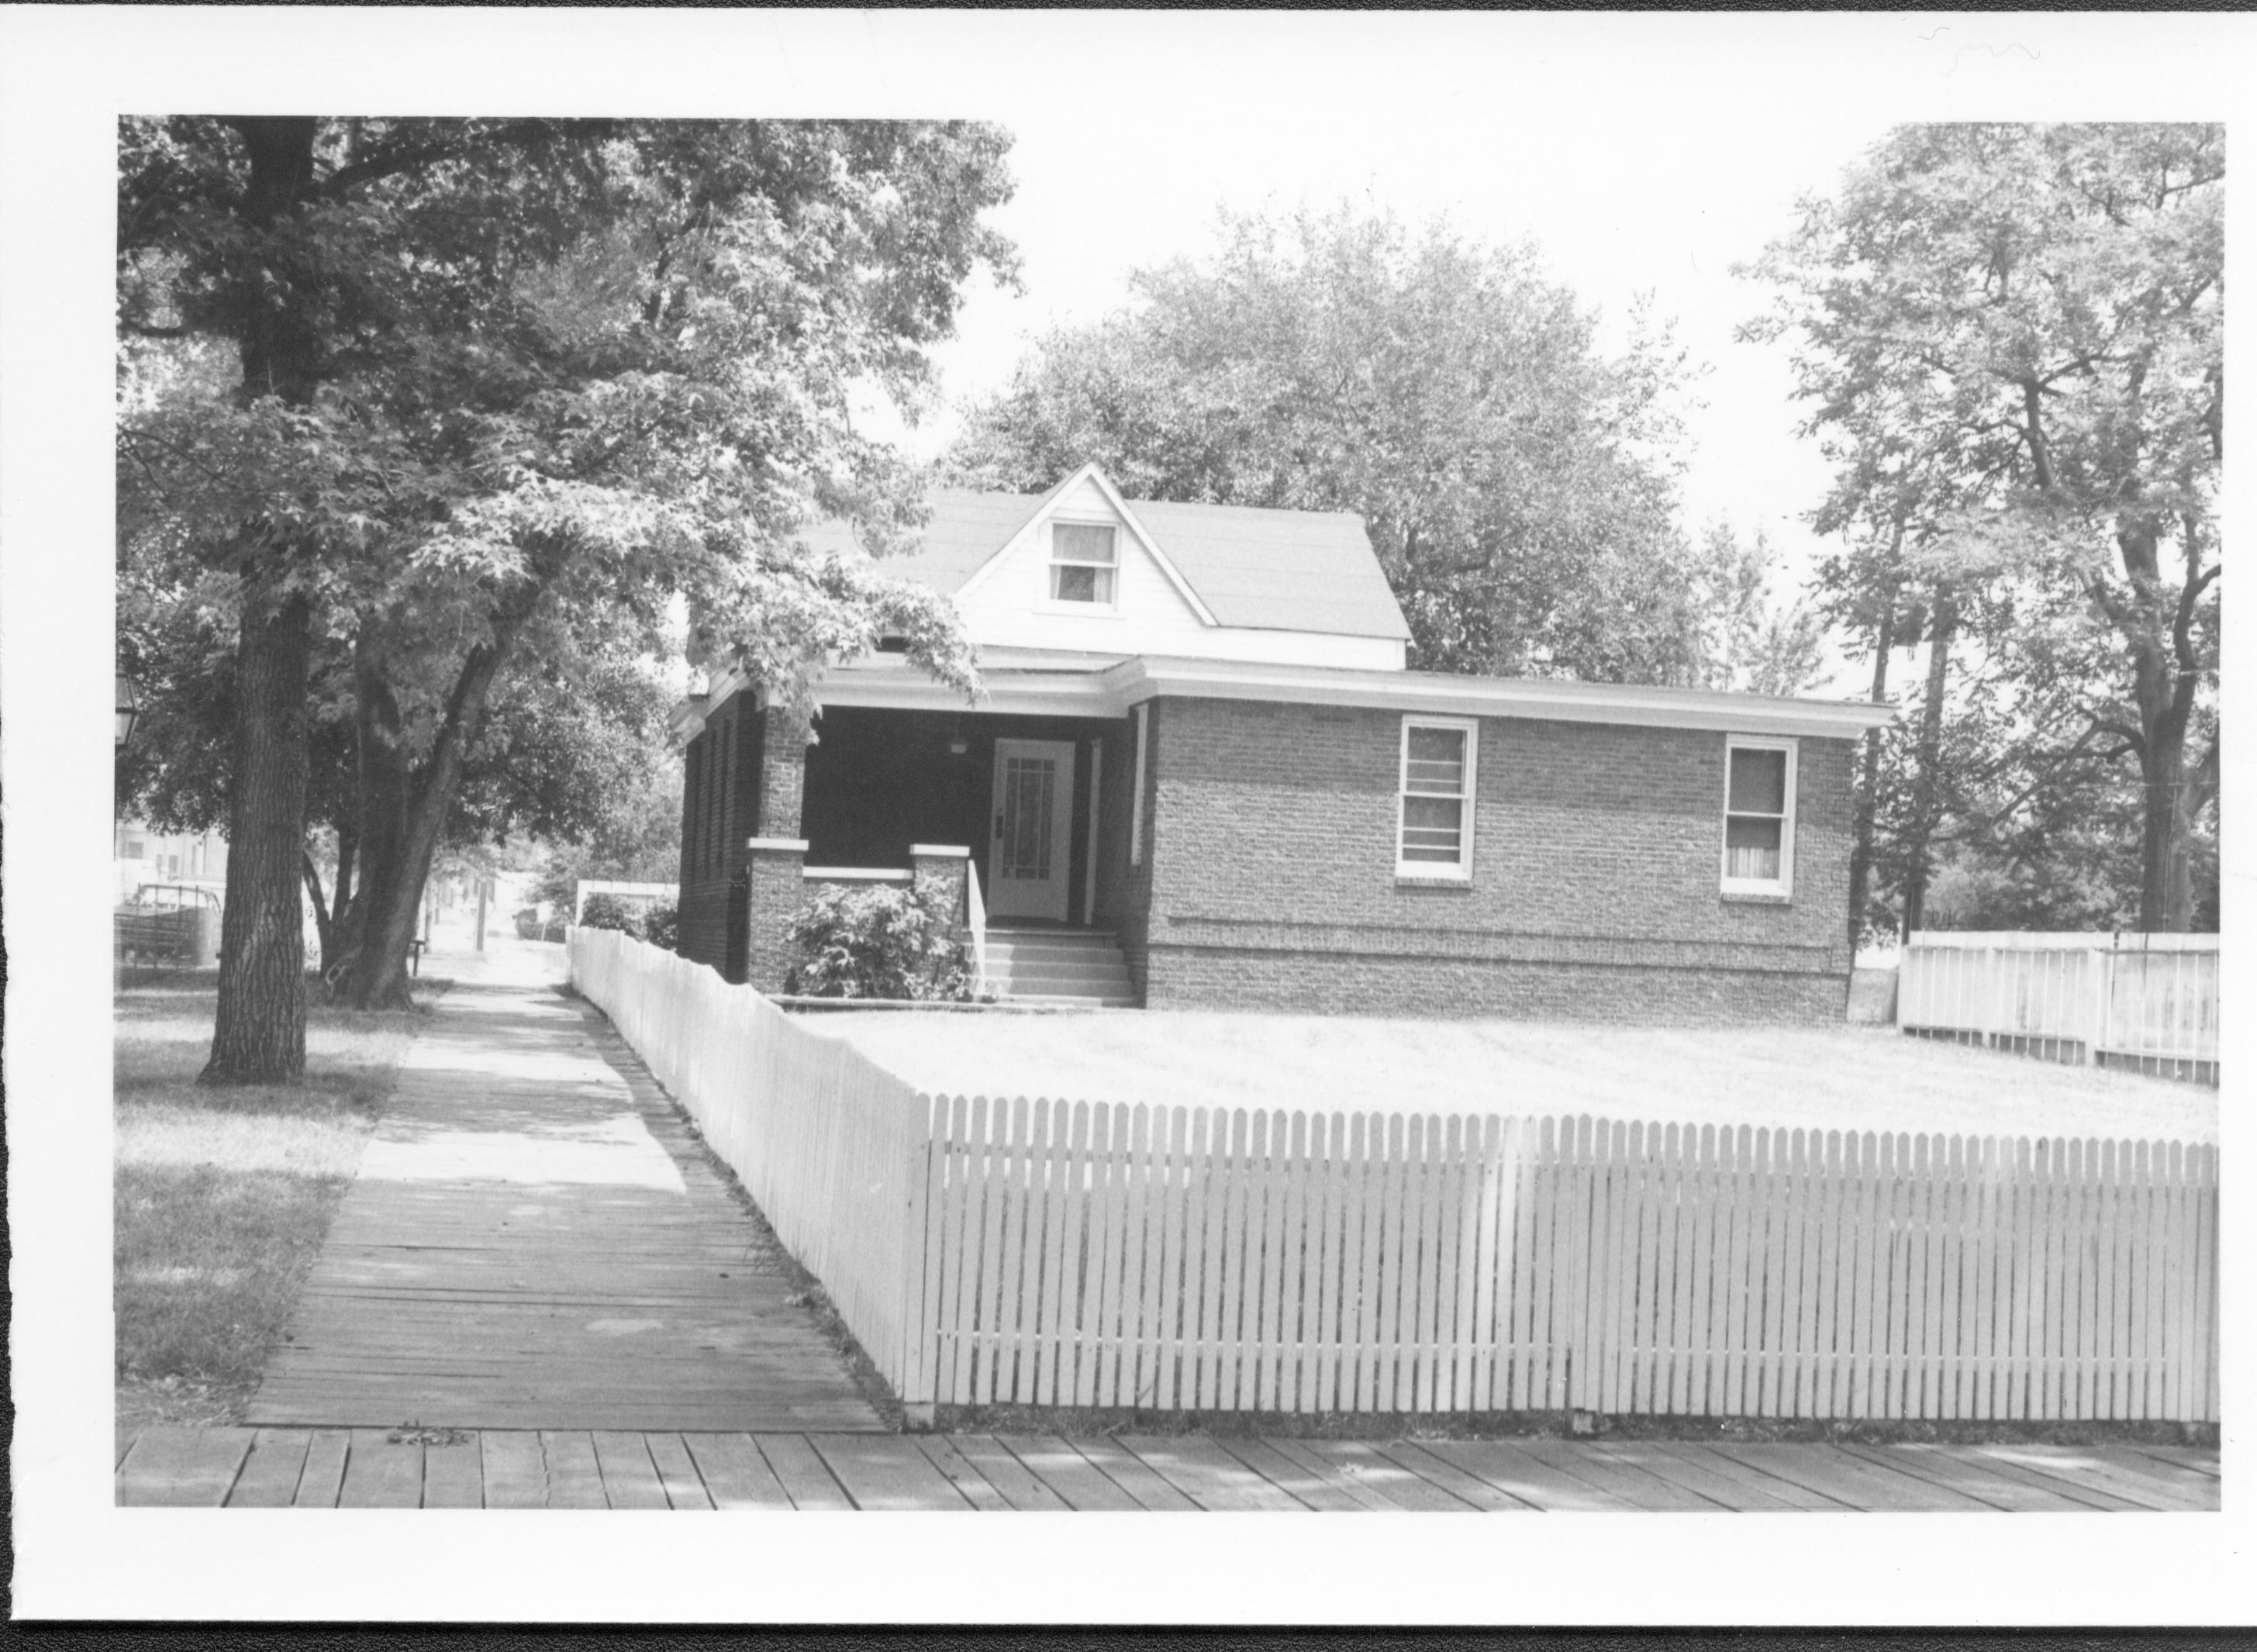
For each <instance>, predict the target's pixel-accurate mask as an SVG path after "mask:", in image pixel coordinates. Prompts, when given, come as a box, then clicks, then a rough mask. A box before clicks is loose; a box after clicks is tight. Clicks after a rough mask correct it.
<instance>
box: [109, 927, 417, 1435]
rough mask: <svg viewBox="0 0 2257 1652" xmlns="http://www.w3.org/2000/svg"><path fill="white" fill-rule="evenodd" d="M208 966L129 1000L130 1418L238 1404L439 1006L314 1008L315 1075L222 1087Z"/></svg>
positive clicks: (122, 1353) (123, 1294)
mask: <svg viewBox="0 0 2257 1652" xmlns="http://www.w3.org/2000/svg"><path fill="white" fill-rule="evenodd" d="M201 975H202V978H201V980H199V979H198V978H197V977H196V976H195V975H191V974H187V973H185V972H184V973H182V974H179V975H171V976H166V977H164V978H160V979H159V980H158V981H155V982H152V983H150V984H148V985H133V986H131V987H129V988H128V989H127V990H126V991H124V992H121V993H119V994H118V995H117V1000H116V1005H115V1013H116V1020H115V1027H114V1040H115V1046H114V1048H115V1069H114V1071H115V1105H116V1121H117V1163H116V1170H115V1178H114V1201H115V1214H116V1232H117V1243H116V1258H115V1273H114V1276H113V1306H114V1308H115V1311H116V1314H117V1407H118V1416H119V1420H120V1423H122V1424H128V1425H135V1424H147V1423H187V1424H211V1423H228V1422H231V1421H233V1420H234V1419H235V1418H236V1417H237V1416H239V1415H241V1412H242V1408H243V1406H244V1402H245V1401H247V1400H248V1399H249V1397H250V1395H251V1391H252V1390H253V1389H254V1388H256V1387H257V1386H258V1376H259V1371H260V1369H261V1367H262V1366H264V1364H265V1359H266V1356H267V1352H268V1350H269V1349H270V1348H271V1347H272V1345H274V1343H275V1342H276V1340H277V1339H278V1338H280V1337H281V1336H282V1335H283V1328H284V1325H285V1323H286V1322H287V1319H288V1317H289V1312H290V1309H291V1306H292V1304H293V1303H294V1301H295V1300H296V1297H297V1295H298V1291H299V1289H300V1288H301V1285H302V1283H303V1281H304V1280H305V1276H306V1274H307V1270H308V1268H310V1267H311V1266H312V1265H313V1260H314V1257H315V1253H317V1252H318V1251H319V1250H320V1248H321V1244H322V1237H323V1236H324V1235H325V1234H326V1233H327V1232H328V1231H329V1219H330V1218H331V1217H332V1216H333V1215H334V1214H335V1212H336V1206H337V1204H338V1201H339V1200H340V1199H342V1198H343V1195H344V1190H345V1189H346V1187H347V1186H348V1185H349V1184H350V1183H351V1180H352V1176H353V1171H354V1168H355V1167H356V1166H357V1163H358V1162H359V1160H360V1154H361V1147H362V1145H363V1143H364V1141H365V1140H366V1139H367V1136H368V1133H369V1131H370V1130H371V1128H372V1127H373V1126H374V1125H375V1122H376V1119H377V1117H378V1115H379V1112H381V1111H382V1109H383V1105H384V1101H385V1098H386V1096H387V1095H388V1094H389V1093H390V1091H391V1089H392V1084H393V1077H394V1076H395V1074H396V1073H397V1071H398V1069H399V1064H400V1057H401V1056H402V1055H404V1054H405V1053H406V1051H407V1045H408V1043H409V1041H411V1040H412V1039H413V1037H414V1034H415V1032H416V1030H417V1029H418V1028H419V1027H421V1026H422V1024H423V1022H424V1020H425V1019H426V1012H422V1011H405V1012H396V1013H376V1014H364V1013H356V1012H353V1011H350V1010H339V1009H334V1008H329V1007H326V1006H324V1007H317V1008H314V1009H311V1010H309V1012H308V1026H307V1034H306V1073H305V1077H304V1078H303V1079H302V1081H301V1082H299V1083H296V1084H256V1085H240V1086H229V1087H225V1088H209V1087H206V1086H202V1085H199V1084H197V1083H196V1082H195V1079H196V1075H197V1074H198V1073H199V1072H201V1071H202V1069H203V1065H204V1062H205V1060H206V1058H207V1057H208V1056H209V1054H210V1045H211V1032H212V1020H213V1017H214V1014H215V1013H216V983H215V981H214V979H213V978H212V974H211V972H210V971H202V972H201Z"/></svg>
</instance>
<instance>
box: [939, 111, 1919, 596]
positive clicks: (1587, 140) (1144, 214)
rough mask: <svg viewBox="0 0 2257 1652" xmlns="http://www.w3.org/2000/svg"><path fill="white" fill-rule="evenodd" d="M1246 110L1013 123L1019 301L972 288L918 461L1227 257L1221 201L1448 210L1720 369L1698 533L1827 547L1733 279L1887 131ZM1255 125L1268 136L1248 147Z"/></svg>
mask: <svg viewBox="0 0 2257 1652" xmlns="http://www.w3.org/2000/svg"><path fill="white" fill-rule="evenodd" d="M1249 105H1250V107H1242V108H1241V109H1236V110H1234V111H1232V112H1231V113H1230V114H1229V115H1228V116H1225V115H1223V114H1221V113H1219V112H1218V113H1215V114H1213V115H1210V116H1205V117H1201V118H1194V119H1185V120H1179V121H1174V122H1170V123H1167V124H1164V125H1160V126H1156V127H1154V128H1152V129H1150V130H1149V131H1144V132H1143V133H1140V134H1139V136H1138V138H1137V140H1136V142H1135V143H1134V144H1133V145H1123V144H1122V143H1121V142H1120V141H1119V136H1118V134H1117V133H1113V132H1109V131H1105V130H1103V129H1102V128H1098V127H1093V124H1092V123H1090V122H1088V121H1086V120H1081V119H1076V118H1071V117H1069V118H1065V119H1058V118H1056V117H1054V116H1050V115H1048V114H1047V113H1044V114H1041V115H1036V116H1029V117H1022V118H1015V119H1008V120H1007V121H1006V123H1005V124H1007V125H1008V127H1009V128H1010V130H1011V131H1012V133H1013V134H1014V137H1015V140H1016V141H1015V144H1014V145H1013V149H1012V152H1011V166H1012V169H1013V171H1014V173H1015V175H1016V177H1017V179H1018V192H1017V194H1016V195H1015V198H1014V199H1013V200H1012V201H1011V202H1010V203H1009V204H1008V206H1007V207H1005V208H1003V209H1002V210H1001V211H1000V212H999V213H997V214H996V215H994V222H995V224H996V226H997V227H998V228H999V229H1001V230H1002V231H1003V232H1004V233H1005V234H1007V235H1008V236H1009V237H1011V239H1012V240H1013V241H1014V242H1015V243H1016V244H1017V245H1018V247H1019V250H1020V253H1021V256H1022V259H1023V260H1024V264H1023V268H1022V275H1021V283H1022V290H1021V291H1020V292H1018V293H1009V292H1007V291H1003V290H1000V289H999V288H997V287H996V286H994V285H993V284H991V283H989V282H987V281H986V280H985V279H980V280H978V281H977V282H976V283H975V285H974V286H973V291H972V293H971V296H970V299H969V301H968V302H967V304H966V308H965V311H964V314H963V316H962V318H961V321H960V325H959V336H958V337H957V338H956V339H955V340H953V341H951V342H947V343H945V344H943V345H941V346H940V347H939V348H938V349H937V350H936V351H935V353H934V357H935V361H936V364H937V366H938V368H939V371H940V378H941V386H942V392H943V395H944V404H943V406H942V407H941V409H940V410H939V411H938V412H937V414H935V415H933V416H931V417H930V418H928V419H927V420H924V421H923V424H922V425H921V427H917V428H915V429H908V428H902V427H898V426H896V427H894V428H895V429H896V430H898V433H899V439H900V440H902V441H903V442H904V444H905V445H907V446H908V447H909V448H910V449H911V450H912V451H914V452H916V453H917V454H918V455H919V456H921V457H929V456H930V455H933V454H935V453H937V451H939V449H940V448H943V447H944V446H945V444H946V442H947V441H948V439H949V438H950V437H951V436H952V434H954V433H955V431H956V430H957V428H958V427H959V424H960V422H961V420H960V410H961V409H962V407H963V406H966V404H968V403H972V402H975V401H977V400H979V399H981V398H983V397H985V396H987V395H989V394H991V393H993V392H994V391H996V390H998V389H1000V388H1001V386H1002V385H1003V384H1004V383H1005V382H1006V381H1007V380H1008V378H1009V375H1010V372H1011V370H1012V367H1013V365H1014V364H1015V363H1016V362H1017V361H1018V360H1020V359H1021V357H1022V356H1023V355H1024V354H1025V353H1026V352H1027V351H1028V349H1029V348H1030V347H1031V344H1032V342H1033V341H1034V340H1035V339H1036V338H1037V337H1038V336H1039V335H1041V334H1042V333H1043V332H1044V330H1045V329H1046V328H1049V327H1051V326H1054V325H1058V324H1061V323H1067V324H1071V323H1079V322H1086V321H1093V320H1095V319H1097V318H1098V317H1100V316H1101V315H1103V314H1107V313H1108V312H1110V311H1112V310H1114V309H1116V308H1118V307H1120V306H1121V305H1122V304H1123V303H1125V302H1126V301H1127V300H1128V299H1129V274H1130V272H1132V271H1134V270H1136V269H1138V268H1142V267H1150V266H1151V265H1158V264H1164V263H1165V262H1167V261H1169V260H1170V259H1171V258H1177V257H1178V256H1185V255H1191V256H1196V255H1199V254H1201V253H1204V252H1206V251H1209V250H1210V249H1212V248H1213V246H1214V244H1215V242H1216V237H1215V223H1216V218H1217V213H1218V209H1219V208H1233V209H1236V210H1247V209H1251V208H1277V209H1281V210H1290V209H1291V208H1293V207H1295V206H1298V205H1301V204H1308V205H1312V206H1317V207H1327V206H1330V205H1332V204H1333V203H1335V202H1338V201H1343V200H1345V201H1352V202H1355V203H1356V204H1357V205H1358V206H1359V207H1362V208H1372V209H1384V210H1390V211H1392V212H1394V213H1395V214H1396V215H1398V216H1399V217H1402V218H1404V219H1406V220H1409V221H1412V222H1416V221H1418V220H1420V219H1424V218H1426V217H1430V216H1433V215H1447V217H1448V218H1449V219H1450V221H1451V222H1453V224H1454V225H1455V226H1456V227H1457V228H1459V229H1461V230H1462V231H1464V232H1465V233H1467V234H1468V236H1470V237H1474V238H1476V239H1480V240H1482V241H1486V242H1489V243H1492V244H1503V243H1508V242H1513V241H1518V240H1528V241H1532V242H1533V243H1534V244H1535V245H1536V246H1537V248H1538V249H1539V252H1540V253H1541V255H1542V257H1543V258H1544V261H1545V263H1546V265H1547V266H1548V268H1549V269H1550V271H1551V272H1552V273H1553V275H1554V276H1555V277H1556V278H1557V279H1560V280H1561V281H1563V282H1564V283H1565V284H1566V285H1567V286H1568V287H1569V288H1570V289H1571V290H1573V291H1574V293H1577V294H1578V296H1579V297H1580V298H1581V300H1582V301H1583V302H1584V304H1585V306H1586V307H1588V308H1589V309H1591V310H1593V311H1595V313H1596V314H1597V315H1598V317H1599V320H1600V328H1601V332H1600V336H1601V341H1602V344H1603V347H1618V346H1619V344H1620V342H1621V341H1622V337H1623V329H1624V324H1625V321H1626V318H1627V316H1628V314H1629V312H1630V309H1631V304H1632V302H1633V301H1634V300H1635V299H1636V297H1637V296H1638V294H1639V293H1642V292H1643V293H1652V296H1653V300H1654V305H1655V308H1656V311H1657V314H1659V316H1661V317H1665V318H1672V319H1673V320H1674V321H1675V323H1676V328H1677V337H1678V340H1679V342H1680V344H1682V345H1684V346H1685V347H1686V348H1687V350H1688V352H1689V356H1690V359H1691V362H1692V364H1694V365H1695V368H1696V370H1698V371H1700V372H1701V374H1702V377H1701V378H1700V379H1699V381H1698V383H1697V384H1696V385H1695V388H1694V391H1693V400H1694V402H1695V405H1694V406H1691V407H1689V408H1688V419H1687V426H1688V430H1687V434H1688V447H1687V458H1688V460H1689V466H1688V469H1687V474H1686V477H1685V479H1684V495H1685V503H1686V512H1687V517H1688V518H1689V519H1690V525H1692V526H1699V525H1702V524H1705V523H1706V522H1708V521H1709V520H1710V519H1714V518H1716V517H1717V516H1719V515H1723V516H1726V517H1729V518H1730V519H1732V521H1733V522H1734V524H1735V525H1736V526H1740V527H1742V528H1743V529H1744V530H1751V529H1752V528H1753V527H1754V526H1756V525H1757V524H1758V523H1760V524H1762V525H1763V526H1765V528H1766V529H1767V530H1768V531H1769V532H1770V533H1772V536H1773V538H1774V539H1775V540H1777V541H1778V542H1779V543H1780V544H1781V545H1782V546H1783V547H1794V549H1795V550H1797V551H1798V552H1801V553H1807V552H1808V550H1809V549H1810V548H1811V547H1812V546H1814V545H1815V540H1813V539H1812V538H1811V536H1810V534H1809V533H1808V530H1807V529H1806V528H1805V527H1803V526H1802V519H1803V518H1804V517H1805V516H1806V515H1807V513H1808V512H1809V510H1810V509H1811V508H1812V507H1813V506H1814V505H1815V504H1816V503H1817V500H1818V497H1819V496H1820V495H1821V494H1822V492H1823V491H1824V489H1825V486H1826V479H1827V478H1826V467H1825V464H1824V462H1823V461H1822V459H1821V458H1820V456H1819V455H1818V453H1817V451H1816V448H1815V445H1814V444H1813V443H1811V442H1810V441H1807V440H1804V439H1802V438H1800V437H1798V435H1797V434H1795V426H1796V423H1797V420H1798V418H1799V416H1800V415H1799V413H1798V411H1797V409H1796V407H1795V406H1794V404H1793V402H1792V400H1791V396H1792V390H1793V386H1792V384H1791V382H1790V379H1789V377H1788V373H1787V368H1786V348H1785V346H1784V345H1776V346H1765V345H1758V344H1753V343H1741V342H1735V341H1734V339H1733V336H1732V333H1733V329H1734V328H1735V327H1736V326H1737V325H1738V324H1739V323H1741V322H1743V321H1747V320H1749V319H1750V318H1751V317H1752V316H1753V315H1755V314H1757V313H1758V311H1760V310H1761V309H1762V308H1763V307H1764V304H1765V298H1766V294H1767V291H1768V289H1767V288H1766V287H1765V286H1763V285H1762V284H1761V283H1759V282H1757V281H1754V280H1752V279H1741V278H1738V277H1736V276H1735V275H1734V274H1733V272H1732V271H1733V266H1734V265H1736V264H1739V263H1742V262H1744V261H1746V260H1749V259H1751V258H1755V257H1756V256H1757V255H1758V254H1759V253H1760V252H1761V251H1762V250H1763V247H1764V245H1765V242H1766V241H1767V240H1769V239H1771V238H1772V237H1776V236H1779V235H1781V234H1783V233H1785V232H1786V229H1788V228H1789V226H1790V225H1791V223H1792V222H1793V212H1794V202H1795V201H1796V198H1797V197H1798V195H1800V194H1805V193H1808V192H1814V191H1815V192H1824V191H1827V190H1829V189H1830V188H1831V187H1832V186H1833V185H1834V183H1835V181H1836V180H1837V179H1838V178H1839V177H1840V175H1841V173H1842V172H1843V168H1844V167H1845V166H1847V165H1849V164H1850V162H1851V161H1852V160H1854V159H1856V158H1857V156H1858V155H1859V154H1860V153H1862V152H1864V150H1865V149H1866V148H1867V147H1868V146H1869V145H1871V144H1872V143H1873V142H1874V141H1875V140H1876V139H1877V138H1879V136H1880V135H1881V134H1882V133H1883V132H1884V131H1886V124H1877V123H1875V122H1873V121H1871V120H1869V119H1862V118H1857V117H1855V116H1851V117H1848V118H1844V119H1842V120H1840V121H1839V122H1837V123H1836V124H1833V125H1831V126H1829V127H1828V128H1825V129H1822V130H1817V131H1813V130H1809V129H1808V128H1806V129H1805V130H1803V131H1801V132H1800V133H1799V134H1798V135H1797V140H1796V141H1795V142H1794V143H1792V144H1787V143H1782V142H1781V141H1780V140H1779V132H1778V131H1777V130H1776V129H1775V128H1773V127H1771V126H1768V125H1753V124H1751V125H1744V126H1706V127H1700V128H1694V129H1690V130H1677V131H1671V130H1669V123H1667V122H1666V121H1664V120H1662V119H1660V118H1659V116H1656V117H1652V118H1647V119H1639V120H1628V121H1626V120H1624V119H1622V118H1621V117H1620V116H1617V115H1607V116H1600V115H1597V114H1592V113H1588V112H1587V113H1581V114H1578V113H1577V112H1576V111H1574V110H1573V109H1560V108H1557V107H1552V106H1548V105H1545V104H1538V105H1530V104H1528V103H1525V102H1514V103H1501V104H1497V105H1493V106H1488V107H1483V106H1477V105H1472V104H1469V103H1468V102H1464V101H1462V100H1461V101H1455V102H1453V103H1452V104H1451V105H1450V106H1449V107H1447V108H1445V109H1441V110H1439V111H1436V112H1435V113H1434V114H1433V116H1430V117H1429V118H1427V119H1425V120H1421V121H1418V122H1412V121H1406V120H1403V119H1400V118H1397V111H1395V110H1393V109H1388V108H1384V107H1382V108H1379V109H1370V110H1367V111H1364V112H1362V113H1361V114H1360V115H1356V116H1352V117H1350V118H1345V119H1343V118H1339V117H1338V116H1337V112H1327V111H1322V110H1318V109H1309V108H1307V107H1305V105H1304V104H1303V102H1301V100H1298V99H1296V98H1295V97H1293V96H1292V95H1291V94H1290V93H1289V92H1288V91H1287V90H1286V89H1284V88H1275V87H1272V88H1267V89H1266V90H1265V89H1264V88H1254V90H1253V91H1252V93H1251V94H1250V95H1249ZM1249 127H1250V128H1251V129H1252V133H1253V134H1254V136H1253V138H1252V141H1243V142H1242V141H1235V140H1236V139H1240V138H1246V137H1248V136H1249V134H1248V131H1247V129H1248V128H1249ZM1569 157H1573V159H1572V161H1569V159H1568V158H1569Z"/></svg>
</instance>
